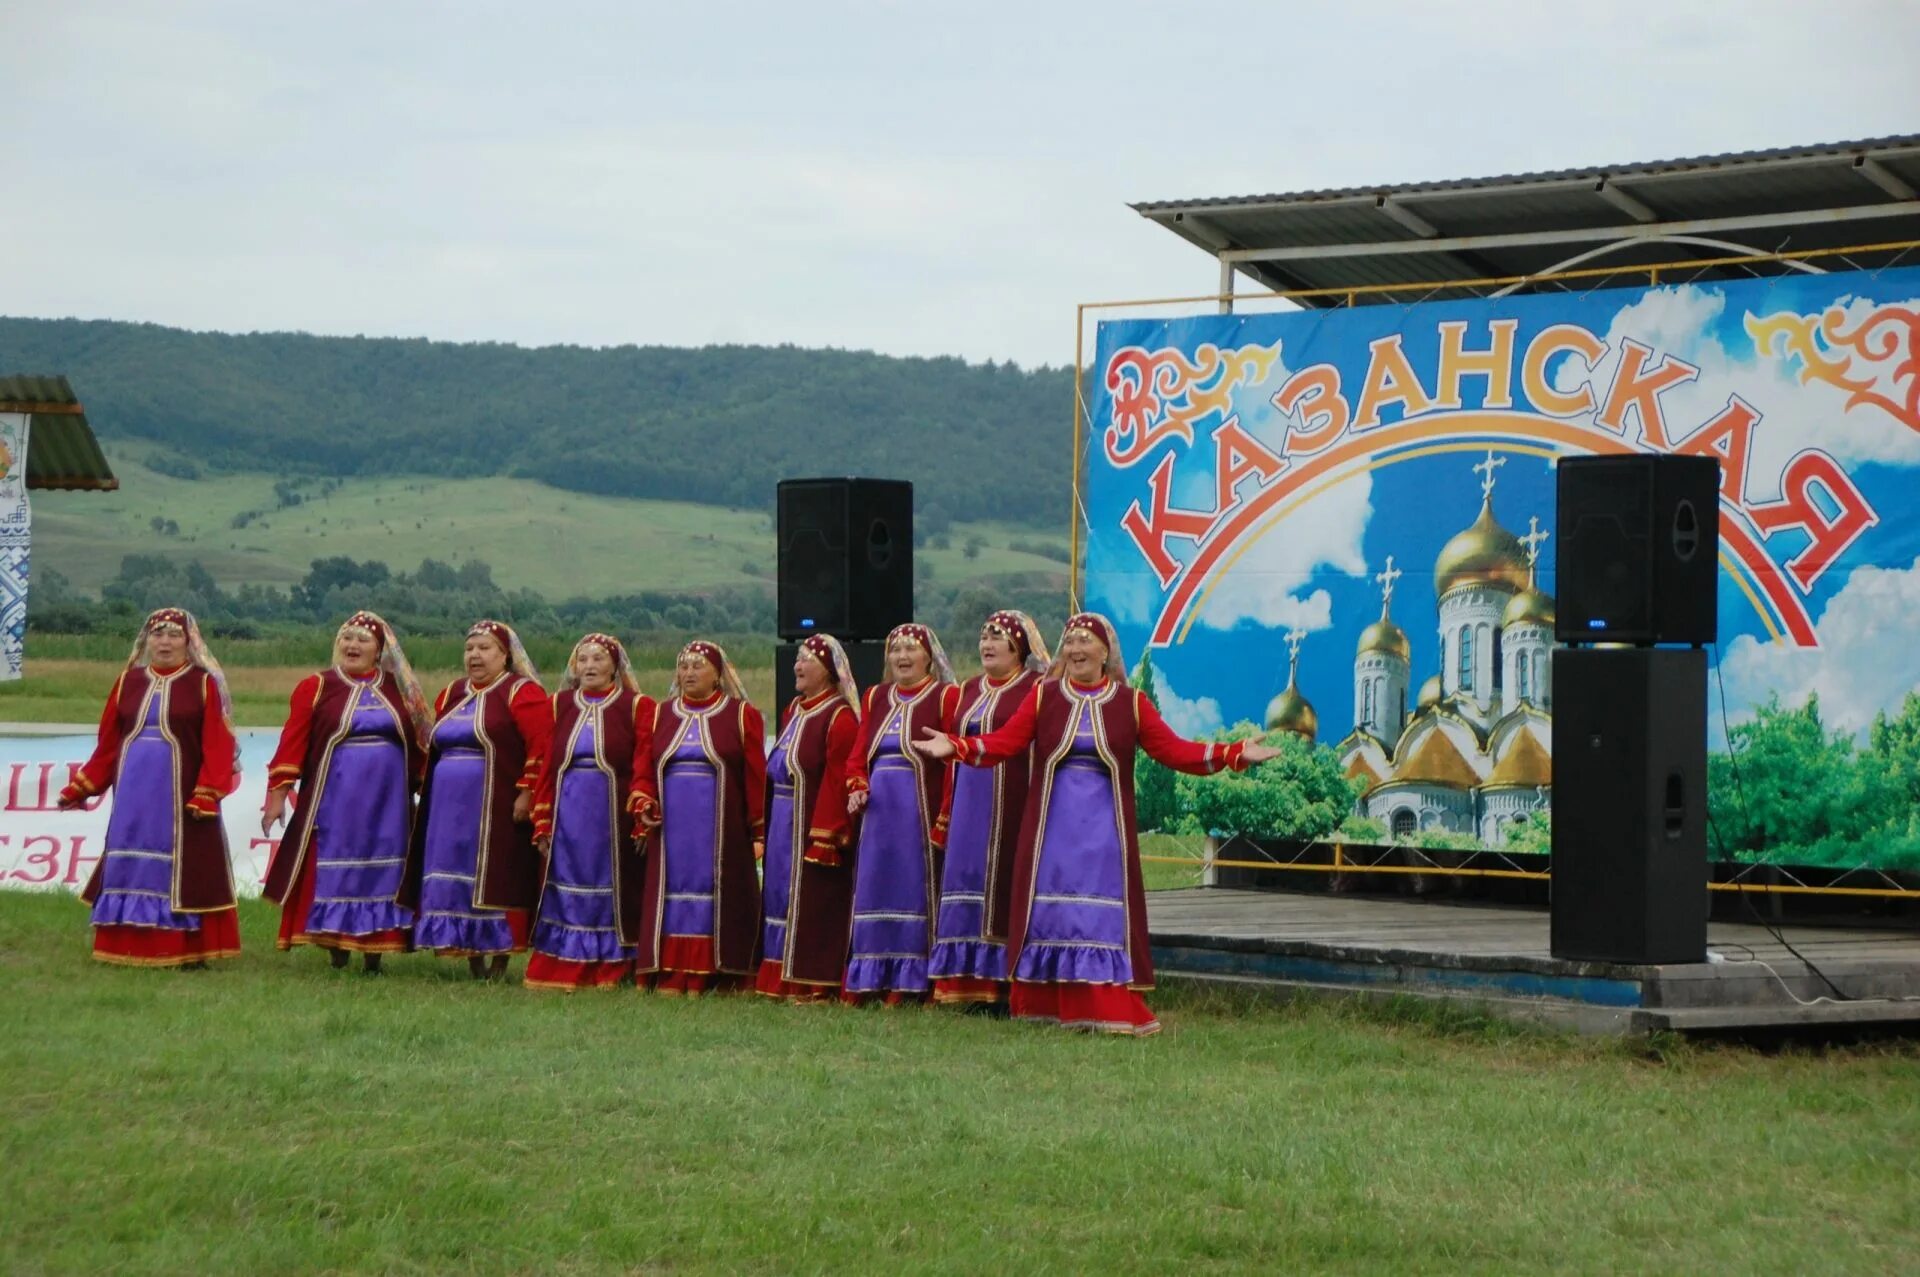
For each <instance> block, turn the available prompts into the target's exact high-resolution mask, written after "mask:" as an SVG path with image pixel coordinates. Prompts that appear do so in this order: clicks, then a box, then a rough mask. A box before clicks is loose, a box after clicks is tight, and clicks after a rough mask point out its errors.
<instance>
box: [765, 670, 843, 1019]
mask: <svg viewBox="0 0 1920 1277" xmlns="http://www.w3.org/2000/svg"><path fill="white" fill-rule="evenodd" d="M793 684H794V690H795V691H796V692H797V693H798V694H797V695H796V696H795V697H794V698H793V703H792V704H790V705H788V706H787V712H786V717H785V720H784V721H783V722H782V723H781V725H780V738H779V739H778V740H776V741H775V742H774V744H773V753H772V754H770V755H769V756H768V758H767V781H768V798H767V853H766V857H765V859H764V860H762V861H761V866H762V869H763V870H764V875H763V876H764V885H763V886H762V889H761V896H762V899H763V901H764V905H763V908H764V912H765V923H764V925H763V927H762V930H761V940H760V973H759V975H758V976H757V977H755V980H754V988H755V989H756V990H758V991H759V992H761V993H764V994H766V995H767V996H768V997H773V998H786V999H788V1000H789V1001H793V1002H818V1001H822V1000H824V999H828V998H831V997H833V996H834V995H835V994H837V993H838V992H839V991H840V981H841V977H842V976H843V975H844V974H845V973H846V968H847V928H848V926H849V924H850V923H851V920H852V916H853V872H852V867H851V866H850V865H849V864H848V863H847V860H846V857H847V854H848V852H847V847H848V843H849V841H850V838H849V831H850V829H851V826H852V818H851V817H849V816H848V815H847V767H848V763H849V760H850V759H851V758H852V756H853V749H854V742H855V741H856V740H857V739H858V737H859V735H860V689H859V688H857V687H856V686H854V682H853V669H852V667H851V666H850V665H849V664H848V663H847V654H846V651H845V650H844V649H842V648H841V646H840V642H839V640H838V639H835V638H833V637H832V636H831V635H827V634H812V635H808V636H807V638H806V640H805V641H804V642H802V643H801V644H800V651H799V654H798V655H797V656H796V657H795V658H794V662H793Z"/></svg>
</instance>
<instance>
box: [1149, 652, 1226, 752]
mask: <svg viewBox="0 0 1920 1277" xmlns="http://www.w3.org/2000/svg"><path fill="white" fill-rule="evenodd" d="M1153 686H1154V693H1153V694H1154V699H1155V701H1156V702H1157V703H1158V705H1159V708H1160V717H1162V718H1164V719H1166V720H1167V726H1168V727H1171V728H1172V729H1173V730H1174V731H1176V732H1179V733H1180V734H1181V735H1182V736H1185V737H1187V738H1188V739H1189V740H1198V739H1200V738H1201V737H1204V736H1211V735H1212V734H1213V733H1215V732H1217V731H1220V730H1221V729H1222V728H1224V727H1225V726H1226V725H1227V723H1226V719H1225V718H1224V717H1223V716H1222V715H1221V713H1220V702H1219V701H1217V700H1215V699H1214V698H1213V697H1211V696H1201V697H1197V698H1195V699H1194V700H1188V699H1187V698H1186V697H1184V696H1182V695H1180V694H1179V693H1178V692H1176V691H1174V690H1173V684H1171V683H1169V682H1168V681H1167V675H1166V671H1165V669H1164V668H1162V667H1161V665H1160V664H1159V663H1158V662H1156V663H1155V664H1154V667H1153Z"/></svg>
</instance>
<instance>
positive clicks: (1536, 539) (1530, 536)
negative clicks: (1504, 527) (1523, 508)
mask: <svg viewBox="0 0 1920 1277" xmlns="http://www.w3.org/2000/svg"><path fill="white" fill-rule="evenodd" d="M1552 535H1553V533H1551V532H1549V531H1547V530H1546V529H1545V528H1543V527H1541V526H1540V516H1539V515H1537V514H1536V515H1530V516H1529V517H1528V519H1527V535H1525V536H1523V537H1520V538H1519V541H1520V544H1521V545H1524V546H1526V547H1527V566H1528V567H1532V566H1533V565H1534V564H1536V563H1538V562H1539V561H1540V543H1541V542H1543V541H1545V540H1546V539H1547V538H1548V537H1550V536H1552Z"/></svg>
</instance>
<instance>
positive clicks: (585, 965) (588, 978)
mask: <svg viewBox="0 0 1920 1277" xmlns="http://www.w3.org/2000/svg"><path fill="white" fill-rule="evenodd" d="M632 974H633V960H632V959H631V958H628V959H625V960H622V961H619V962H571V961H568V960H567V959H566V958H554V957H549V956H548V955H547V954H544V953H538V952H536V953H535V954H533V956H531V957H529V958H528V959H527V976H526V984H527V987H528V988H530V989H565V990H567V991H568V992H572V991H573V990H574V989H610V988H612V987H613V986H614V985H616V984H619V983H620V982H621V981H622V980H624V979H626V978H627V977H628V976H629V975H632Z"/></svg>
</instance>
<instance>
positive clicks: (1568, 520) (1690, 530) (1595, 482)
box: [1553, 456, 1720, 644]
mask: <svg viewBox="0 0 1920 1277" xmlns="http://www.w3.org/2000/svg"><path fill="white" fill-rule="evenodd" d="M1557 471H1558V473H1557V482H1556V490H1555V499H1556V501H1557V503H1558V507H1559V514H1558V520H1557V521H1558V524H1559V527H1558V530H1557V534H1556V536H1555V538H1554V545H1555V549H1554V568H1555V576H1554V587H1553V588H1554V592H1555V594H1556V596H1557V597H1556V599H1555V612H1554V616H1555V623H1554V635H1555V637H1556V638H1558V639H1559V640H1560V641H1561V642H1562V643H1693V644H1705V643H1711V642H1713V641H1714V636H1715V632H1716V629H1717V626H1718V621H1719V602H1718V600H1719V584H1720V581H1719V560H1720V463H1719V462H1718V461H1716V460H1714V459H1713V458H1712V457H1674V456H1632V457H1563V458H1562V459H1561V461H1560V464H1559V466H1558V467H1557Z"/></svg>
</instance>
